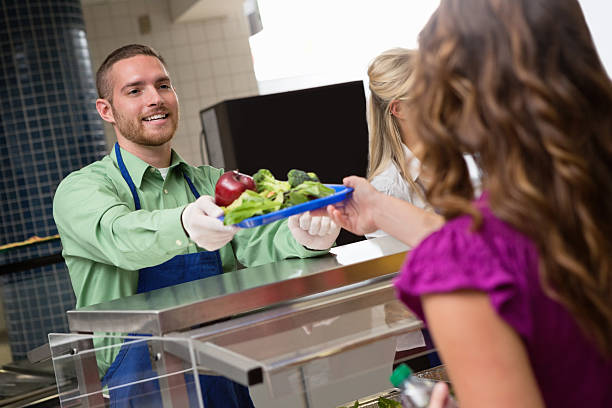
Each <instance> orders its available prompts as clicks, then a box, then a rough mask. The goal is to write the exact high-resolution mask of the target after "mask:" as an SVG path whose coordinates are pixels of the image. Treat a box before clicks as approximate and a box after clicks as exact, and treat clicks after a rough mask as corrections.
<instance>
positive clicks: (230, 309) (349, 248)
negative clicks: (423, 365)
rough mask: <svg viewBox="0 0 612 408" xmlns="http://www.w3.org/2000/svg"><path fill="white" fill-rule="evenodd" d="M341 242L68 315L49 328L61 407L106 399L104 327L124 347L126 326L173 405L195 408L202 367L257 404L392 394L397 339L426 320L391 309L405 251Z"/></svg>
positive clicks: (332, 402)
mask: <svg viewBox="0 0 612 408" xmlns="http://www.w3.org/2000/svg"><path fill="white" fill-rule="evenodd" d="M345 247H346V248H345V249H344V250H343V247H339V248H336V249H335V250H334V253H333V254H328V255H326V256H323V257H320V258H312V259H290V260H285V261H280V262H276V263H271V264H267V265H261V266H257V267H252V268H245V269H242V270H238V271H235V272H232V273H225V274H222V275H219V276H213V277H209V278H206V279H202V280H199V281H194V282H189V283H184V284H180V285H176V286H172V287H167V288H163V289H159V290H156V291H152V292H149V293H143V294H138V295H134V296H130V297H127V298H121V299H116V300H114V301H111V302H107V303H102V304H98V305H93V306H88V307H85V308H81V309H78V310H71V311H69V312H68V321H69V325H70V331H71V333H65V334H62V333H57V334H52V335H50V351H51V354H52V356H53V363H54V367H55V373H56V377H57V381H58V384H60V389H59V391H60V400H61V401H62V404H63V405H64V406H98V405H100V404H104V401H105V399H104V396H103V394H104V392H103V388H102V386H101V383H100V378H99V375H98V370H97V365H96V360H95V353H96V352H103V350H102V348H97V346H94V343H95V344H96V345H98V344H100V343H99V342H98V338H99V336H100V334H99V333H100V332H108V333H113V334H112V335H110V334H107V335H105V337H106V338H105V339H104V340H105V341H104V344H105V346H104V347H121V345H122V344H123V340H124V339H125V338H126V334H128V333H129V334H131V336H127V338H128V339H129V340H130V341H132V342H134V343H131V344H137V343H142V345H143V346H146V347H148V348H149V350H150V356H151V361H152V364H153V367H154V369H155V370H156V372H157V376H156V377H150V378H142V379H141V380H140V381H157V382H158V383H159V384H160V389H161V396H162V400H163V402H164V406H168V407H182V406H197V404H199V403H200V401H201V399H200V398H196V399H194V398H193V397H191V399H190V397H189V395H192V394H193V393H194V392H195V393H198V392H199V390H198V388H199V387H198V386H197V384H194V383H193V382H192V381H189V378H193V376H191V377H190V376H189V375H185V374H186V373H187V374H189V373H191V374H193V373H195V372H200V373H206V374H218V375H224V376H226V377H228V378H230V379H232V380H234V381H236V382H238V383H241V384H243V385H246V386H249V387H250V392H251V395H252V398H253V401H254V403H255V405H256V406H260V407H263V406H265V407H270V408H273V407H281V406H303V407H329V406H339V405H341V404H343V403H345V402H347V401H355V400H357V399H359V398H363V397H367V396H369V395H373V394H379V393H381V392H388V391H389V390H391V389H392V386H391V385H390V384H389V382H388V377H389V374H390V372H391V370H392V366H393V363H394V360H395V358H396V352H395V346H396V339H397V337H398V336H401V335H404V334H406V333H410V332H414V331H417V330H419V329H420V328H421V325H422V323H421V322H420V320H418V319H417V318H416V317H415V316H413V315H412V314H411V313H409V312H406V313H405V314H404V315H402V316H401V317H399V318H398V317H397V316H395V318H390V316H389V315H388V314H387V313H386V307H387V306H389V305H394V307H397V304H399V302H398V301H397V300H396V299H395V293H394V288H393V285H392V280H393V278H394V277H395V276H396V274H397V271H398V270H399V268H400V266H401V263H402V262H403V260H404V258H405V255H406V250H407V248H406V247H405V246H403V245H402V244H399V243H398V242H397V241H395V240H394V239H392V238H390V237H382V238H376V239H373V240H368V241H362V242H358V243H355V244H349V245H346V246H345ZM356 249H358V250H356ZM351 252H353V253H354V255H353V256H351V255H350V253H351ZM357 255H358V256H357ZM364 258H369V259H364ZM341 262H342V263H341ZM119 333H122V334H119ZM32 357H33V359H41V358H42V355H38V356H36V355H32ZM196 383H197V382H196ZM189 401H198V402H197V403H196V404H194V405H190V402H189ZM288 404H290V405H288Z"/></svg>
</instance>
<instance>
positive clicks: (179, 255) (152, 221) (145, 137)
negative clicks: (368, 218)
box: [53, 45, 340, 408]
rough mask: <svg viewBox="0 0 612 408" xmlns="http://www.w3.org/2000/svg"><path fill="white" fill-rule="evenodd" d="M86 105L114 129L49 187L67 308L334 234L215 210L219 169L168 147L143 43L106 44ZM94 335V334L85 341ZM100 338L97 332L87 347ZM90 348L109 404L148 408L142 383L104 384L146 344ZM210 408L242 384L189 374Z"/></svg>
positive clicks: (157, 81)
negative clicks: (95, 153)
mask: <svg viewBox="0 0 612 408" xmlns="http://www.w3.org/2000/svg"><path fill="white" fill-rule="evenodd" d="M96 85H97V88H98V94H99V99H97V101H96V108H97V110H98V113H99V114H100V116H101V117H102V119H103V120H105V121H107V122H109V123H111V124H112V125H113V128H114V130H115V134H116V136H117V143H116V144H115V146H114V148H113V149H112V151H111V152H110V154H108V155H107V156H105V157H104V158H102V159H101V160H100V161H97V162H95V163H92V164H90V165H88V166H86V167H84V168H82V169H80V170H78V171H75V172H73V173H71V174H70V175H68V176H67V177H66V178H65V179H64V180H63V181H62V182H61V183H60V185H59V187H58V189H57V192H56V194H55V198H54V203H53V215H54V218H55V222H56V224H57V228H58V231H59V234H60V237H61V241H62V245H63V253H62V254H63V256H64V259H65V260H66V265H67V266H68V270H69V273H70V279H71V281H72V286H73V288H74V291H75V294H76V299H77V308H78V307H84V306H88V305H92V304H96V303H101V302H107V301H110V300H112V299H116V298H120V297H124V296H130V295H133V294H136V293H142V292H147V291H150V290H154V289H159V288H162V287H165V286H170V285H176V284H179V283H183V282H188V281H192V280H195V279H201V278H205V277H209V276H212V275H216V274H220V273H222V272H223V271H232V270H235V269H236V268H237V265H238V262H239V263H240V264H242V265H245V266H255V265H261V264H265V263H269V262H274V261H277V260H281V259H286V258H291V257H299V258H305V257H312V256H316V255H320V254H323V253H325V252H326V251H327V250H328V249H329V248H330V247H331V246H332V245H333V243H334V241H335V239H336V238H337V236H338V233H339V231H340V229H339V227H337V226H336V225H335V224H334V223H333V222H331V221H330V219H329V218H327V217H325V216H324V217H315V216H311V215H310V214H309V213H302V214H298V215H294V216H292V217H289V219H285V220H283V221H278V222H274V223H271V224H268V225H265V226H261V227H257V228H252V229H240V228H237V227H235V226H232V225H224V224H223V222H222V221H220V220H219V219H218V217H219V216H221V215H222V214H223V210H222V209H221V208H220V207H219V206H217V204H215V200H214V198H213V195H214V190H215V185H216V183H217V180H218V179H219V178H220V176H221V175H222V174H223V170H221V169H216V168H213V167H210V166H200V167H194V166H191V165H189V164H187V163H186V162H185V161H184V160H183V159H182V158H181V157H180V156H179V155H178V154H177V153H176V152H175V151H173V150H172V148H171V141H172V137H173V136H174V134H175V132H176V129H177V126H178V120H179V103H178V98H177V95H176V92H175V90H174V88H173V86H172V82H171V80H170V75H169V74H168V71H167V69H166V65H165V63H164V60H163V58H162V57H161V56H160V55H159V54H158V53H157V52H156V51H155V50H153V49H151V48H150V47H147V46H143V45H127V46H124V47H121V48H119V49H117V50H115V51H113V52H112V53H111V54H110V55H109V56H108V57H107V58H106V60H105V61H104V62H103V63H102V65H101V66H100V68H99V70H98V72H97V74H96ZM94 343H96V340H94ZM104 344H108V342H106V343H104V342H102V341H97V344H95V345H96V347H99V346H101V345H104ZM117 348H118V347H107V348H104V349H102V350H101V351H100V352H99V353H97V358H98V368H99V372H100V375H101V378H102V383H103V384H104V385H105V386H108V387H109V390H110V398H111V405H113V406H147V407H150V406H157V405H158V404H160V403H161V399H160V397H159V392H158V389H153V390H151V389H148V388H147V387H150V386H154V388H157V385H156V384H153V385H152V384H151V382H145V383H141V384H135V385H132V386H129V387H121V388H119V389H113V387H115V386H119V385H123V384H127V383H131V382H134V381H137V380H139V379H141V377H142V375H143V372H145V371H146V370H149V371H150V370H151V367H150V361H149V355H148V350H147V349H146V347H137V346H133V347H130V345H129V342H126V343H125V344H124V345H123V346H122V347H121V348H120V351H119V352H118V354H119V356H117V352H116V351H115V350H116V349H117ZM200 384H201V386H202V387H201V389H202V395H203V400H204V401H203V402H204V404H205V406H206V407H207V408H210V407H224V408H227V407H237V408H238V407H249V406H253V404H252V402H251V399H250V397H249V393H248V389H246V388H245V387H243V386H241V385H238V384H236V383H233V382H232V381H230V380H227V379H225V378H223V377H214V376H212V377H210V376H200Z"/></svg>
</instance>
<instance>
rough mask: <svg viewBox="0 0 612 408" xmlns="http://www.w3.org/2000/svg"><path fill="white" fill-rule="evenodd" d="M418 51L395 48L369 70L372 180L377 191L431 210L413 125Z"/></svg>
mask: <svg viewBox="0 0 612 408" xmlns="http://www.w3.org/2000/svg"><path fill="white" fill-rule="evenodd" d="M415 60H416V51H415V50H410V49H405V48H393V49H390V50H387V51H385V52H383V53H382V54H380V55H379V56H377V57H376V58H375V59H374V60H373V61H372V62H371V63H370V66H369V67H368V78H369V87H370V92H371V95H370V98H369V106H368V126H369V131H370V161H369V165H368V180H369V181H370V183H372V185H373V186H374V188H376V189H377V190H379V191H382V192H383V193H385V194H387V195H390V196H393V197H397V198H400V199H402V200H404V201H408V202H409V203H412V204H414V205H415V206H417V207H419V208H427V207H428V205H427V202H426V200H425V195H424V190H423V186H422V184H421V181H420V179H419V167H420V162H419V160H418V156H419V142H418V139H417V138H416V137H415V133H414V131H413V129H412V128H411V125H410V122H411V121H410V119H409V112H410V106H409V96H408V95H409V91H410V87H411V85H412V72H413V68H414V62H415Z"/></svg>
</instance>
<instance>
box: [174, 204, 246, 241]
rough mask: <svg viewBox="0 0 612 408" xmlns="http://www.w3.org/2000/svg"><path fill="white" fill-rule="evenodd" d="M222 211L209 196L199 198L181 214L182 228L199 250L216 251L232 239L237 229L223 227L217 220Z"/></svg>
mask: <svg viewBox="0 0 612 408" xmlns="http://www.w3.org/2000/svg"><path fill="white" fill-rule="evenodd" d="M221 215H223V210H222V209H221V208H219V207H218V206H217V205H216V204H215V199H214V198H213V197H211V196H201V197H200V198H198V199H197V200H196V201H194V202H193V203H191V204H189V205H188V206H187V207H185V209H184V210H183V213H182V214H181V222H182V223H183V228H184V229H185V232H187V235H189V238H191V240H192V241H193V242H195V243H196V244H197V245H198V246H199V247H200V248H204V249H205V250H207V251H216V250H217V249H219V248H222V247H223V246H225V244H227V243H228V242H230V241H231V240H232V238H234V235H235V234H236V232H237V231H238V230H239V228H237V227H232V226H226V225H223V222H222V221H221V220H219V219H218V217H220V216H221Z"/></svg>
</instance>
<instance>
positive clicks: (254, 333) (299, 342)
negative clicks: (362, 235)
mask: <svg viewBox="0 0 612 408" xmlns="http://www.w3.org/2000/svg"><path fill="white" fill-rule="evenodd" d="M392 277H393V275H387V276H383V277H380V278H378V279H377V280H378V281H377V282H374V280H371V281H369V284H368V285H367V286H364V287H354V288H349V289H347V290H345V291H341V292H338V293H333V294H330V295H328V296H325V297H321V298H317V299H309V300H305V301H301V302H296V303H294V304H291V305H287V306H281V307H278V308H275V309H272V310H269V311H264V312H260V313H254V314H250V315H246V316H243V317H240V318H236V319H232V320H230V321H227V322H222V323H218V324H214V325H211V326H206V327H203V328H200V329H196V330H192V331H188V332H183V333H173V334H172V335H173V336H177V337H181V336H183V337H189V338H191V339H192V340H193V341H194V343H196V344H197V343H198V342H211V343H214V344H216V345H218V346H222V347H225V348H227V349H228V350H231V351H234V352H236V353H238V354H242V355H243V356H244V357H246V358H249V359H252V360H254V361H256V362H258V363H259V364H261V365H262V366H263V367H264V369H265V371H266V372H268V373H274V372H278V371H282V370H285V369H287V368H290V367H296V366H300V365H303V364H306V363H308V362H311V361H313V360H316V359H319V358H325V357H329V356H331V355H335V354H339V353H343V352H345V351H348V350H351V349H355V348H359V347H362V346H365V345H367V344H371V343H373V342H376V341H380V340H381V339H385V338H389V337H394V336H398V335H401V334H403V333H407V332H409V331H413V330H418V329H419V328H421V327H422V322H421V321H420V320H419V319H418V318H417V317H416V316H414V315H408V316H407V317H405V318H401V319H397V320H395V321H392V322H390V321H387V319H386V317H385V316H384V312H383V314H382V315H381V316H383V317H382V318H381V317H378V318H376V319H374V318H371V316H372V308H374V307H381V306H383V305H384V304H385V303H388V302H397V300H395V294H394V288H393V286H392V282H391V280H392ZM370 318H371V320H370V321H368V319H370ZM335 319H344V321H343V323H342V324H340V325H337V329H336V330H331V325H330V324H328V325H327V327H326V328H325V329H324V330H323V331H322V332H321V333H319V334H318V336H316V337H315V336H311V338H305V337H301V336H300V335H299V332H301V330H302V329H304V328H307V327H312V328H314V327H316V325H317V324H319V325H321V322H323V324H325V322H327V321H330V320H331V321H332V322H333V320H335ZM311 330H312V329H311ZM296 334H297V335H296ZM274 342H276V343H274ZM273 344H274V346H272V345H273ZM220 373H222V374H225V373H224V372H223V371H220Z"/></svg>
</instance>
